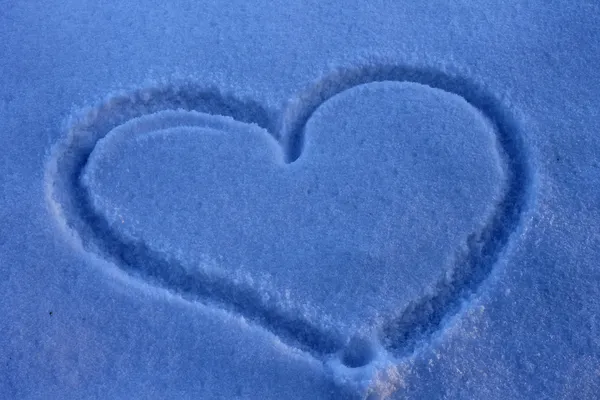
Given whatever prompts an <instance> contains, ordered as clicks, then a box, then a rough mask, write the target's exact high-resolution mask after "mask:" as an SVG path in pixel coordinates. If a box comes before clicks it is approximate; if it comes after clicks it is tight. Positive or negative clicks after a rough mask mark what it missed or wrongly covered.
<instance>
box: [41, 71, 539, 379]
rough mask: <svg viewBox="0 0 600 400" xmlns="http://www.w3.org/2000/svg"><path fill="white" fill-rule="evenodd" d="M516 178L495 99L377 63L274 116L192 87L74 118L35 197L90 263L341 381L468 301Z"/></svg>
mask: <svg viewBox="0 0 600 400" xmlns="http://www.w3.org/2000/svg"><path fill="white" fill-rule="evenodd" d="M530 176H531V171H530V166H529V163H528V158H527V155H526V152H525V147H524V143H523V139H522V136H521V134H520V131H519V127H518V124H517V123H516V122H515V121H514V119H513V118H512V117H511V115H510V114H509V113H508V112H507V111H506V109H505V108H504V107H503V106H502V104H501V102H500V101H499V100H497V99H496V98H495V97H494V96H493V95H491V94H490V93H488V92H487V91H485V90H484V89H482V88H481V87H479V86H478V85H476V84H474V83H472V82H470V81H469V80H468V79H465V78H464V77H462V76H460V75H453V74H450V73H446V72H441V71H438V70H436V69H433V68H421V67H412V66H403V65H381V64H377V65H366V66H360V67H352V68H344V69H339V70H336V71H334V72H332V73H331V74H330V75H328V76H325V77H323V78H321V79H320V80H319V81H317V82H316V83H314V84H313V85H311V86H310V87H308V88H307V89H306V90H304V91H303V92H301V93H300V94H299V95H297V96H296V97H295V98H293V99H291V100H289V101H288V102H286V104H285V106H284V107H282V109H281V110H280V111H276V110H269V109H267V108H265V107H263V106H262V105H260V104H258V103H257V102H255V101H252V100H248V99H238V98H236V97H234V96H231V95H227V94H223V93H221V92H220V91H219V90H217V89H206V88H202V87H201V86H198V85H195V84H189V83H186V84H180V85H167V86H162V87H155V88H148V89H142V90H139V91H135V92H132V93H129V94H126V95H121V96H116V97H113V98H111V99H109V100H108V101H106V102H105V103H103V104H100V105H99V106H98V107H96V108H94V109H93V110H92V111H90V112H89V113H88V114H87V115H86V116H85V117H83V118H81V119H80V120H78V121H77V122H75V123H73V124H72V125H71V127H70V129H69V132H68V135H67V137H66V139H65V141H64V142H63V143H61V144H59V145H58V146H57V149H56V151H55V153H54V156H53V158H52V160H51V162H50V163H49V167H48V180H47V189H48V195H49V196H48V198H49V200H50V202H51V204H52V206H53V207H54V210H55V212H56V215H57V216H58V218H60V219H61V221H62V223H63V224H64V226H66V227H68V229H69V230H70V231H72V232H74V233H75V234H76V236H77V237H78V238H79V239H80V242H81V244H82V246H83V247H84V248H85V249H86V250H87V251H90V252H93V253H95V254H97V255H99V256H101V257H103V258H105V259H107V260H109V261H110V262H112V263H114V264H116V265H117V266H118V267H120V268H121V269H122V270H124V271H126V272H127V273H129V274H131V275H133V276H135V277H137V278H139V279H142V280H145V281H147V282H149V283H151V284H153V285H156V286H159V287H163V288H166V289H169V290H171V291H173V292H176V293H178V294H180V295H181V296H183V297H184V298H186V299H189V300H190V301H201V302H204V303H206V304H210V305H214V306H217V307H221V308H223V309H225V310H228V311H231V312H234V313H238V314H241V315H243V316H244V317H246V318H247V319H248V320H250V321H253V322H254V323H256V324H259V325H261V326H263V327H265V328H266V329H269V330H270V331H271V332H273V333H274V334H275V335H277V336H278V337H280V338H281V340H282V341H284V342H285V343H288V344H289V345H291V346H295V347H297V348H299V349H301V350H304V351H305V352H307V353H309V354H311V355H313V356H315V357H317V358H319V359H322V360H324V361H327V362H328V363H333V364H335V365H337V366H338V367H339V368H345V369H346V370H348V371H350V370H352V369H357V368H358V369H360V368H363V369H364V368H366V367H367V366H368V365H372V366H373V365H374V366H375V369H377V368H378V367H377V365H376V363H378V362H379V363H381V362H382V361H381V360H382V358H386V360H388V361H389V360H390V359H393V360H398V359H400V358H402V357H404V356H407V355H410V354H412V353H413V352H414V351H415V350H416V349H418V348H420V346H421V345H422V344H424V343H427V341H428V339H429V338H430V337H431V335H433V334H435V333H436V332H440V331H442V330H443V329H444V322H445V321H447V320H448V317H450V316H452V315H455V314H457V313H458V312H459V308H460V305H461V304H462V303H463V302H464V301H465V300H467V299H470V298H472V295H473V294H477V292H478V290H479V288H480V287H481V284H482V283H483V282H484V281H485V279H486V277H488V276H489V274H490V273H491V271H492V270H493V266H494V264H495V263H496V262H497V260H498V258H499V257H500V256H502V253H503V250H504V248H505V247H506V244H507V243H508V242H509V239H510V237H511V236H512V234H513V233H514V232H515V231H516V230H517V229H518V228H519V226H520V224H521V222H522V219H523V213H524V211H525V209H526V208H527V203H528V201H529V200H528V199H529V197H530V196H529V195H528V193H529V191H530V187H531V178H530ZM384 355H385V357H384ZM331 360H334V361H331ZM336 363H337V364H336ZM333 364H332V365H333ZM381 365H383V364H381Z"/></svg>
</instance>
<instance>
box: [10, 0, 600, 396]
mask: <svg viewBox="0 0 600 400" xmlns="http://www.w3.org/2000/svg"><path fill="white" fill-rule="evenodd" d="M599 25H600V5H599V4H598V3H596V2H578V3H576V4H572V3H571V2H563V4H558V3H557V2H556V3H553V4H551V5H548V4H546V3H544V2H541V1H540V2H538V3H534V2H527V3H525V2H517V1H514V2H491V1H488V2H453V3H452V4H448V2H445V1H438V2H429V3H427V4H425V5H424V4H420V2H391V1H390V2H386V1H380V2H369V3H368V4H367V3H365V4H362V3H361V2H356V3H353V2H332V3H329V4H320V2H314V3H311V2H306V1H297V2H287V3H283V2H282V3H281V4H272V3H271V2H264V3H262V2H258V1H257V2H252V3H251V4H250V3H246V2H239V3H237V2H230V3H228V4H227V5H223V4H222V3H221V2H207V3H204V2H169V4H158V3H157V4H152V3H151V2H147V3H145V4H143V5H139V4H138V3H137V2H115V3H114V4H112V3H96V2H84V1H72V2H60V3H55V4H49V3H47V2H34V1H30V2H27V3H26V4H15V3H8V4H3V5H2V9H1V11H0V56H1V57H0V132H1V133H0V141H1V142H0V149H2V156H1V157H0V162H1V164H0V171H1V172H2V173H1V175H0V205H1V206H0V221H1V222H0V272H1V275H0V276H1V277H2V278H0V290H1V292H2V294H3V299H2V302H1V305H0V316H2V320H1V322H0V349H2V350H1V352H0V357H2V358H1V360H0V362H1V364H0V368H1V369H0V397H2V398H8V399H11V398H16V399H21V398H27V399H29V398H31V399H34V398H40V399H41V398H131V397H137V398H225V399H228V398H235V397H236V396H237V397H239V398H328V397H331V398H340V397H342V396H344V394H343V393H340V391H339V389H338V388H336V387H334V386H333V385H332V384H331V383H330V382H329V380H328V379H327V377H326V376H324V374H323V371H322V368H321V366H320V365H318V364H317V363H314V362H312V361H310V359H307V358H306V357H305V356H304V355H302V354H297V353H291V351H290V350H289V348H287V347H286V346H283V345H281V344H279V343H278V342H277V341H276V340H275V339H274V338H273V337H272V336H271V335H269V334H268V333H266V332H263V331H261V330H260V329H258V328H255V327H252V326H249V325H248V324H246V323H244V322H243V321H240V319H239V318H236V317H231V316H227V315H225V314H224V313H222V312H219V311H214V310H210V309H206V308H204V307H201V306H198V305H190V304H188V303H184V302H182V301H179V300H177V299H176V298H172V297H166V298H165V295H161V294H157V292H156V291H155V290H154V289H152V288H139V287H137V286H136V285H135V284H128V283H122V281H119V280H115V279H112V278H111V277H110V276H109V275H107V272H106V270H107V267H106V266H103V265H102V263H101V262H100V261H97V260H96V261H94V260H90V259H89V258H86V257H85V256H83V255H82V254H80V253H77V252H76V251H74V250H73V247H72V246H70V245H69V243H68V240H66V239H65V237H63V236H61V232H60V231H59V230H58V229H57V227H56V226H55V222H54V221H53V219H52V216H51V214H50V212H49V210H48V208H47V203H46V201H45V198H44V192H43V190H44V182H43V178H44V166H45V165H44V163H45V161H46V160H47V156H48V154H49V151H50V147H51V145H52V144H53V143H54V142H55V141H56V140H59V139H60V138H61V137H62V135H63V133H64V129H63V128H64V125H63V124H64V122H65V120H66V119H67V118H68V117H69V116H70V115H71V114H72V112H76V111H77V110H79V109H80V108H81V107H82V106H86V105H93V104H95V103H96V102H97V100H99V99H102V98H103V97H105V96H106V95H108V94H110V93H111V92H112V91H114V90H118V89H122V88H128V87H138V86H145V85H148V84H151V83H152V82H154V81H156V80H161V79H165V78H171V77H175V78H193V79H194V80H195V81H199V82H206V83H214V84H217V85H218V86H219V87H222V88H224V89H228V90H232V91H234V92H235V93H237V94H239V95H249V96H252V97H253V98H255V99H257V100H260V101H262V102H264V103H266V104H272V105H277V104H280V103H281V102H283V101H285V99H287V98H288V97H289V96H290V95H292V94H294V93H296V92H297V91H298V90H299V89H300V88H302V87H304V85H306V83H307V82H311V81H313V80H314V79H315V78H317V77H318V76H319V75H321V74H322V73H325V72H326V71H328V69H329V65H338V64H344V63H349V62H350V63H351V62H352V60H353V59H355V58H356V57H358V56H360V55H361V54H379V55H383V56H386V57H391V58H394V59H397V60H398V61H407V60H408V61H410V60H414V61H418V62H421V63H428V62H432V63H436V64H440V63H441V64H446V63H448V64H450V65H458V66H459V67H462V68H464V69H465V70H468V71H469V73H468V74H469V76H473V77H475V78H479V79H481V80H482V81H484V82H485V83H486V84H487V85H489V86H490V87H492V88H494V89H496V90H497V91H498V93H501V94H505V95H506V96H507V101H509V102H510V103H511V104H512V106H513V107H514V108H516V109H517V110H519V112H520V113H521V121H522V124H523V125H522V129H523V131H524V132H525V133H526V135H527V142H528V144H529V145H530V147H531V148H532V149H533V152H532V154H533V155H534V156H535V159H534V160H533V163H534V165H535V169H536V174H537V191H536V200H535V203H534V206H535V209H534V210H533V211H532V213H531V215H532V218H531V220H530V221H528V222H527V229H526V231H525V232H524V233H523V234H522V236H521V237H520V238H519V240H518V241H516V242H515V243H514V246H513V247H512V249H511V254H510V257H508V258H507V259H506V260H504V261H503V262H501V263H500V264H499V265H498V268H497V269H496V273H495V275H494V276H493V277H492V279H491V282H490V284H489V285H488V287H487V288H486V290H485V292H484V294H483V295H482V296H481V297H480V298H479V299H478V300H477V301H476V302H475V304H472V306H471V308H470V311H469V313H468V315H467V316H466V317H464V318H462V319H460V320H459V321H457V322H456V324H454V325H452V327H451V330H450V331H449V332H446V334H445V336H444V337H443V338H442V340H441V341H439V342H436V343H435V345H434V346H433V347H431V348H430V349H429V350H427V351H426V352H425V353H423V354H421V355H420V356H419V357H417V358H416V359H415V360H413V361H411V362H410V363H409V364H407V365H404V366H401V367H400V371H401V373H402V382H403V386H404V387H403V388H401V389H400V390H399V391H398V392H397V393H396V394H395V397H396V398H582V399H586V398H594V396H595V395H596V393H597V392H599V391H600V317H599V316H598V315H599V312H600V301H599V300H598V299H599V298H600V297H599V296H600V267H599V265H600V262H599V261H598V260H599V259H600V257H599V256H600V254H599V253H600V251H599V248H600V234H599V232H600V229H598V221H600V194H599V193H600V160H599V154H600V140H599V139H598V132H599V128H600V112H599V111H598V110H599V109H600V96H599V94H600V79H599V78H600V76H599V75H600V74H599V73H598V72H597V70H598V69H597V65H598V64H600V50H599V48H600V46H599V45H600V31H599V30H600V28H599ZM138 286H139V285H138ZM142 286H143V285H142ZM50 312H52V314H51V315H50Z"/></svg>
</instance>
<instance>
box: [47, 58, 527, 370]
mask: <svg viewBox="0 0 600 400" xmlns="http://www.w3.org/2000/svg"><path fill="white" fill-rule="evenodd" d="M385 81H395V82H412V83H417V84H421V85H425V86H429V87H431V88H435V89H440V90H443V91H445V92H448V93H452V94H455V95H458V96H460V97H462V98H463V99H464V100H466V101H467V103H469V104H470V105H471V106H472V107H474V108H475V109H477V110H478V111H479V112H480V113H481V115H482V116H483V117H484V118H485V119H486V120H487V121H488V122H489V123H490V125H491V126H492V127H493V130H494V133H495V135H496V139H497V140H496V143H497V151H498V153H499V155H500V158H501V160H502V163H503V167H504V172H505V179H506V183H505V185H504V188H503V192H502V194H501V196H500V200H499V201H498V202H497V203H496V204H495V209H494V212H493V213H492V215H491V217H490V218H489V219H488V220H487V222H486V224H485V225H484V227H483V228H482V229H481V230H479V231H477V232H473V233H471V234H470V235H469V236H468V238H467V245H468V246H467V251H466V252H463V253H462V254H458V257H457V261H456V263H455V266H454V268H453V270H452V273H451V274H443V275H442V276H441V277H440V279H439V280H438V281H437V282H436V285H435V287H436V290H435V291H434V293H429V294H426V295H424V296H423V297H421V298H417V299H415V300H414V301H412V302H411V303H410V304H409V305H408V307H407V308H405V309H404V310H403V311H402V312H401V313H400V314H399V315H398V316H395V317H394V318H392V319H390V320H388V321H385V323H384V324H383V325H382V326H381V327H379V329H378V332H377V336H378V337H377V340H376V342H369V341H366V342H365V340H362V339H361V338H356V340H354V339H353V340H351V341H350V342H349V343H345V342H344V341H343V340H342V339H341V338H340V337H339V335H337V334H336V332H335V331H333V330H331V331H330V330H326V329H324V328H323V327H319V326H317V325H316V324H314V323H313V322H312V321H307V320H304V319H303V318H302V317H301V316H300V315H299V314H297V313H293V312H289V311H286V310H281V309H280V308H279V307H278V304H277V299H276V296H272V298H271V300H268V299H267V300H265V298H264V297H263V296H261V294H260V293H257V292H256V290H254V289H253V288H252V287H249V286H245V285H244V284H243V283H239V282H232V281H230V280H228V279H227V278H225V277H224V276H220V275H219V274H218V273H213V272H206V271H199V272H195V273H194V274H192V273H190V272H189V270H188V269H186V268H185V266H183V265H181V264H178V262H177V261H176V260H174V259H173V258H172V257H171V258H170V257H168V256H165V254H162V253H160V252H158V251H156V250H153V249H151V248H150V247H149V246H148V245H147V244H146V243H144V242H143V241H141V240H133V239H128V238H124V237H123V236H122V235H120V234H119V233H118V232H116V231H115V230H114V229H113V228H112V227H111V226H110V224H109V223H108V222H107V220H106V219H105V217H104V216H102V215H100V214H99V213H97V212H96V211H95V210H94V208H93V206H92V205H91V201H90V198H89V193H88V192H87V191H86V188H85V187H83V186H82V183H81V176H82V171H83V170H84V169H85V166H86V164H87V161H88V158H89V156H90V155H91V153H92V152H93V150H94V147H95V145H96V143H97V142H98V141H99V140H100V139H102V138H103V137H105V136H106V135H107V134H108V133H109V132H111V131H112V130H113V129H115V128H116V127H118V126H120V125H123V124H125V123H126V122H127V121H130V120H132V119H135V118H139V117H142V116H146V115H152V114H155V113H158V112H162V111H169V110H172V111H195V112H200V113H206V114H211V115H218V116H225V117H230V118H233V119H234V120H235V121H238V122H241V123H247V124H255V125H257V126H258V127H260V128H262V129H264V130H266V131H267V132H269V133H270V134H271V135H272V136H273V137H274V138H275V139H276V140H277V141H278V142H279V143H280V145H281V146H282V148H283V150H284V154H285V157H286V162H287V163H292V162H294V161H295V160H296V159H298V157H299V156H300V154H301V152H302V148H303V144H304V128H305V126H306V124H307V122H308V121H309V120H310V118H311V116H312V115H313V113H314V112H315V111H316V110H317V109H318V108H319V107H320V106H321V105H322V104H324V103H325V102H327V101H328V100H329V99H331V98H332V97H333V96H335V95H337V94H340V93H342V92H344V91H346V90H349V89H352V88H354V87H356V86H359V85H363V84H368V83H373V82H385ZM45 183H46V188H45V189H46V196H47V200H48V202H49V203H50V207H51V210H52V213H53V214H54V216H55V218H57V219H58V221H59V224H60V225H61V226H62V227H63V228H65V229H66V231H67V232H68V233H69V234H70V235H71V236H72V237H74V238H76V239H77V240H78V242H79V243H78V245H79V246H81V247H82V248H83V249H84V250H85V251H86V252H90V253H93V254H95V255H97V256H100V257H101V258H103V259H105V260H108V261H109V262H111V263H113V264H115V265H117V266H118V267H119V268H120V269H121V270H123V271H125V272H126V273H128V274H130V275H132V276H134V277H136V278H139V279H141V280H143V281H146V282H150V283H151V284H153V285H154V286H158V287H161V288H163V289H167V290H171V291H173V292H175V293H177V294H178V295H180V296H181V297H183V298H185V299H187V300H189V301H200V302H203V303H207V304H209V305H211V306H216V307H219V308H223V309H225V310H227V311H230V312H234V313H236V314H239V315H242V316H243V317H245V318H246V319H247V320H249V321H251V322H253V323H255V324H257V325H260V326H262V327H264V328H266V329H267V330H269V331H271V332H272V333H273V334H275V335H277V336H278V337H279V338H280V339H281V340H282V342H284V343H286V344H288V345H290V346H293V347H295V348H298V349H300V350H302V351H304V352H306V353H308V354H310V355H312V356H313V357H315V358H316V359H318V360H321V361H323V362H324V363H325V364H327V365H332V366H334V367H335V368H337V369H338V370H340V369H342V370H345V371H347V372H348V371H350V372H348V375H349V376H356V375H355V374H354V375H353V373H352V372H351V370H352V369H356V368H363V369H364V367H365V366H368V365H371V366H374V369H375V370H376V371H375V372H370V374H371V376H373V375H374V374H376V373H377V371H382V370H384V369H385V368H387V367H388V366H389V365H390V363H392V364H393V363H395V362H398V361H399V360H401V359H404V358H406V357H409V356H411V355H413V354H415V353H416V352H417V351H418V350H419V349H420V348H423V347H424V346H427V345H428V343H430V341H431V338H432V337H433V336H434V335H436V334H440V333H442V332H443V330H444V327H445V322H446V321H448V320H449V319H450V318H451V317H453V316H456V315H458V314H459V313H460V312H461V307H462V305H463V304H464V302H470V301H472V299H473V297H474V295H477V294H478V293H479V292H480V290H481V287H482V286H483V284H484V283H485V282H486V281H487V278H488V277H489V276H490V275H491V273H492V272H493V270H494V266H495V265H496V264H497V262H498V260H499V259H500V258H501V257H502V255H503V254H504V252H505V250H506V249H507V247H508V244H509V242H510V241H511V239H512V238H513V237H515V236H518V232H520V231H521V229H522V228H523V225H524V222H525V219H526V218H525V216H526V214H527V211H528V210H529V209H530V206H531V203H532V202H533V192H534V186H535V185H534V179H533V169H532V166H531V162H530V158H529V153H528V151H527V147H526V145H525V140H524V136H523V133H522V131H521V129H520V126H519V124H518V122H517V120H516V118H515V117H514V116H513V115H512V114H511V112H510V110H509V109H508V107H506V106H505V105H504V104H503V102H502V101H501V100H500V99H499V98H497V97H496V96H495V95H493V94H492V93H491V92H489V91H487V90H486V89H485V88H484V87H483V86H482V85H479V84H476V83H474V82H472V81H471V80H469V79H468V78H466V77H464V76H463V75H461V74H459V73H452V72H447V71H444V70H442V69H437V68H433V67H428V66H414V65H403V64H395V63H375V64H364V65H358V66H352V67H343V68H342V67H341V68H338V69H335V70H334V71H332V72H330V73H329V74H327V75H325V76H324V77H321V78H320V79H319V80H317V81H315V82H313V83H312V84H311V85H309V86H308V87H307V88H306V89H304V90H303V91H301V92H300V93H299V94H298V95H296V96H295V97H294V98H292V99H291V100H289V101H288V102H287V103H286V104H284V106H283V107H282V109H281V110H271V109H267V108H265V107H263V106H262V105H261V104H259V103H258V102H256V101H254V100H251V99H240V98H237V97H235V96H233V95H229V94H224V93H221V91H219V90H218V88H214V87H208V88H205V87H202V86H201V85H198V84H195V83H189V82H186V83H182V84H177V85H175V84H172V85H163V86H159V87H152V88H146V89H140V90H136V91H133V92H129V93H126V94H123V95H118V96H114V97H112V98H110V99H109V100H107V101H105V102H103V103H101V104H100V105H98V106H96V107H95V108H93V109H91V110H90V111H88V112H87V114H85V115H83V116H82V117H81V118H79V119H76V120H75V121H74V122H73V123H72V124H71V125H70V127H69V129H68V132H67V133H66V137H65V138H64V139H63V140H61V141H60V142H59V143H58V144H57V145H56V146H55V148H54V151H53V153H52V156H51V157H50V160H49V162H48V165H47V168H46V179H45ZM141 266H143V267H141ZM332 360H333V361H332ZM390 360H391V361H390ZM361 379H362V378H361Z"/></svg>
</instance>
